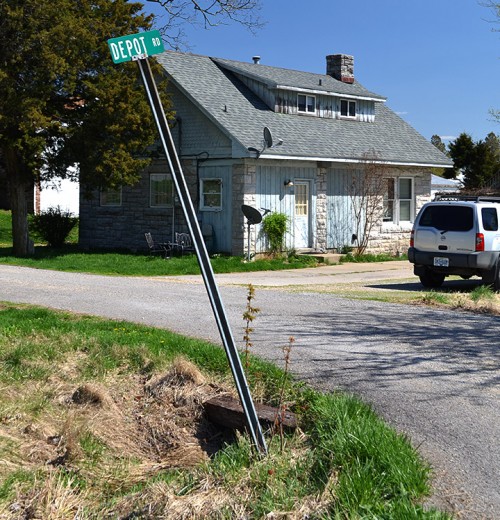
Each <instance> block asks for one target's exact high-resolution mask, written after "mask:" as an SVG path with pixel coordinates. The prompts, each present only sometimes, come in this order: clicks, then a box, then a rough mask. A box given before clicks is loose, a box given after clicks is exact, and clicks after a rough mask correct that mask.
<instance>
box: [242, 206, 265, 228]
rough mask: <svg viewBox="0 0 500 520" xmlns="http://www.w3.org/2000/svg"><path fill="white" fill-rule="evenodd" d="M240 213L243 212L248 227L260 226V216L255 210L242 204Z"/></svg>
mask: <svg viewBox="0 0 500 520" xmlns="http://www.w3.org/2000/svg"><path fill="white" fill-rule="evenodd" d="M241 211H243V215H245V217H246V219H247V223H248V225H249V226H253V225H255V224H260V223H261V222H262V214H261V212H260V211H259V210H258V209H257V208H253V207H252V206H247V205H246V204H242V205H241Z"/></svg>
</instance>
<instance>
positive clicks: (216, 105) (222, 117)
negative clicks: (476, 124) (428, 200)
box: [156, 51, 451, 167]
mask: <svg viewBox="0 0 500 520" xmlns="http://www.w3.org/2000/svg"><path fill="white" fill-rule="evenodd" d="M156 58H157V60H158V62H159V63H160V64H161V65H162V66H163V67H164V69H165V70H166V72H167V74H168V76H169V77H170V79H171V81H172V82H173V83H174V84H175V85H176V86H177V87H178V88H179V89H180V90H181V92H183V93H184V94H185V95H186V96H187V97H188V98H189V99H190V100H191V101H192V102H193V103H194V104H195V106H197V107H198V108H199V109H200V110H201V111H202V112H203V113H204V114H205V115H206V116H207V117H208V118H209V119H210V120H211V121H212V122H213V123H215V124H216V125H217V126H218V128H219V129H221V130H222V131H223V132H224V133H225V134H226V135H228V136H229V137H230V138H231V139H232V140H233V157H248V156H252V154H251V153H250V152H248V150H247V149H248V148H249V147H254V148H261V142H262V135H263V134H262V132H263V128H264V127H268V128H269V129H270V131H271V133H272V135H273V136H274V138H275V140H277V139H278V138H280V139H283V145H282V146H278V147H273V148H267V149H266V150H265V151H264V153H263V154H262V155H261V157H263V158H264V157H266V158H282V159H297V160H299V159H300V160H318V161H333V162H356V161H361V160H363V159H366V156H367V154H373V153H374V154H375V155H376V157H377V159H378V160H381V161H384V162H387V163H391V164H401V165H421V166H436V167H447V166H451V161H450V159H449V158H448V157H446V156H445V155H444V154H442V153H441V152H440V151H439V150H438V149H437V148H436V147H435V146H434V145H433V144H431V143H430V142H429V141H427V140H426V139H425V138H424V137H423V136H421V135H420V134H419V133H418V132H417V131H416V130H414V129H413V128H412V127H411V126H410V125H409V124H408V123H406V122H405V121H403V120H402V119H401V118H400V117H399V116H397V115H396V114H395V113H394V112H393V111H391V110H390V109H389V108H387V107H386V106H385V105H384V103H383V100H384V98H383V97H382V96H379V95H377V94H374V93H372V92H370V91H368V90H366V89H365V88H364V87H362V86H361V85H360V84H359V83H357V82H356V81H355V82H354V83H352V84H348V83H343V82H341V81H338V80H335V79H333V78H331V77H330V76H328V75H326V74H312V73H301V72H297V71H290V70H287V69H281V68H277V67H269V66H263V65H260V64H251V63H242V62H235V61H231V60H222V59H216V58H210V57H207V56H200V55H194V54H184V53H179V52H174V51H167V52H164V53H162V54H158V55H157V56H156ZM235 72H237V73H238V74H243V75H247V76H248V77H251V78H253V79H259V80H260V81H262V82H263V83H264V84H265V85H266V86H267V88H277V87H279V86H281V85H285V84H286V85H287V86H288V87H294V88H296V89H303V90H306V91H307V90H310V89H312V88H313V85H314V89H315V90H318V87H319V83H320V82H319V80H320V79H321V80H322V81H321V83H322V85H321V86H323V87H324V88H325V89H326V90H325V93H326V94H328V93H332V94H333V93H338V94H339V95H351V96H353V97H356V96H358V97H359V98H363V99H367V98H372V99H373V100H374V101H375V100H376V102H375V122H373V123H371V122H361V121H353V120H345V119H329V118H321V117H314V116H309V115H297V114H283V113H278V112H274V111H273V110H271V109H270V108H269V107H268V106H267V105H266V104H265V103H264V101H263V100H262V99H260V98H259V97H258V96H257V95H256V94H255V93H254V92H252V91H251V90H250V89H249V88H248V87H247V86H246V85H244V84H243V82H242V81H240V80H239V79H238V78H237V76H236V75H235ZM280 88H281V87H280ZM174 109H175V107H174Z"/></svg>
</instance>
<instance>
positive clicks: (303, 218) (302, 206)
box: [293, 181, 311, 249]
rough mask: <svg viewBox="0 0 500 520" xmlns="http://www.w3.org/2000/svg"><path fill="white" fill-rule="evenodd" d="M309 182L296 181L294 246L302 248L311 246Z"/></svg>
mask: <svg viewBox="0 0 500 520" xmlns="http://www.w3.org/2000/svg"><path fill="white" fill-rule="evenodd" d="M310 211H311V208H310V204H309V182H308V181H295V182H294V219H293V231H294V247H295V248H296V249H302V248H307V247H309V229H310Z"/></svg>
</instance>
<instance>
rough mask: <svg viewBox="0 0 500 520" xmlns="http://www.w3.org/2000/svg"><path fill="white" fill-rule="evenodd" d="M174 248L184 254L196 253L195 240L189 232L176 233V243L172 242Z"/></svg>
mask: <svg viewBox="0 0 500 520" xmlns="http://www.w3.org/2000/svg"><path fill="white" fill-rule="evenodd" d="M172 248H173V250H176V251H177V252H179V253H180V255H181V256H182V255H183V254H184V253H194V252H195V250H194V246H193V241H192V240H191V236H190V235H189V233H175V243H174V244H172Z"/></svg>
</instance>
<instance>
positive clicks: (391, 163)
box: [259, 153, 452, 168]
mask: <svg viewBox="0 0 500 520" xmlns="http://www.w3.org/2000/svg"><path fill="white" fill-rule="evenodd" d="M261 159H272V160H288V161H289V160H294V161H308V162H329V163H340V164H366V163H371V164H380V165H386V166H420V167H424V168H451V167H452V165H451V164H439V163H418V162H402V161H380V160H379V161H377V160H366V159H331V158H325V157H301V156H299V155H296V156H294V155H269V154H265V153H263V154H261V155H260V156H259V160H261Z"/></svg>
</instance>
